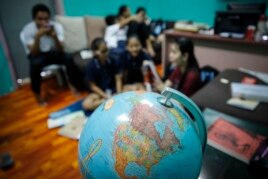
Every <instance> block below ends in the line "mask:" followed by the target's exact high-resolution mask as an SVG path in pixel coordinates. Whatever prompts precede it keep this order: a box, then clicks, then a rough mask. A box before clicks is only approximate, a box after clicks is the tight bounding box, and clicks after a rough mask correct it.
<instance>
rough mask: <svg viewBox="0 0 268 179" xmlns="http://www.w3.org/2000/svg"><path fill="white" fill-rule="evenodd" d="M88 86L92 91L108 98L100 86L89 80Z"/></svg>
mask: <svg viewBox="0 0 268 179" xmlns="http://www.w3.org/2000/svg"><path fill="white" fill-rule="evenodd" d="M89 87H90V89H91V90H92V91H93V92H94V93H96V94H98V95H100V96H101V97H102V98H105V99H107V98H108V96H107V95H106V93H105V92H104V91H103V90H102V89H101V88H100V87H98V86H97V85H96V84H95V83H94V82H89Z"/></svg>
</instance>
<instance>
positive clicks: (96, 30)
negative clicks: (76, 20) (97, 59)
mask: <svg viewBox="0 0 268 179" xmlns="http://www.w3.org/2000/svg"><path fill="white" fill-rule="evenodd" d="M85 24H86V31H87V35H88V36H87V38H88V44H89V46H91V43H92V41H93V40H94V39H95V38H97V37H104V32H105V28H106V24H105V21H104V18H103V17H92V16H86V17H85Z"/></svg>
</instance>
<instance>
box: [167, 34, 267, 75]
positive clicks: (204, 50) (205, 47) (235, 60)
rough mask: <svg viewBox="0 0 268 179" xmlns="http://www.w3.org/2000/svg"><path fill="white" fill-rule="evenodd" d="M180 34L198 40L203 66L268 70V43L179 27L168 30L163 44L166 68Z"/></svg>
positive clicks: (196, 48)
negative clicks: (171, 45) (170, 53)
mask: <svg viewBox="0 0 268 179" xmlns="http://www.w3.org/2000/svg"><path fill="white" fill-rule="evenodd" d="M179 37H187V38H190V39H192V40H193V41H194V45H195V54H196V58H197V60H198V62H199V64H200V67H202V66H205V65H211V66H213V67H215V68H217V69H218V70H219V71H223V70H225V69H228V68H238V67H243V68H246V69H251V70H255V71H262V72H266V73H268V68H267V67H268V51H267V48H268V43H262V42H251V41H246V40H236V39H230V38H223V37H220V36H217V35H202V34H197V33H190V32H180V31H176V30H166V31H165V32H164V41H163V43H162V65H163V67H165V65H166V62H167V60H168V54H169V44H170V42H171V41H172V40H173V39H174V38H179ZM163 69H165V68H163Z"/></svg>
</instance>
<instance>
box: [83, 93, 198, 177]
mask: <svg viewBox="0 0 268 179" xmlns="http://www.w3.org/2000/svg"><path fill="white" fill-rule="evenodd" d="M160 98H163V96H161V95H160V94H157V93H152V92H126V93H122V94H119V95H117V96H114V97H112V98H110V99H108V100H107V101H105V102H104V103H103V104H101V105H100V106H99V107H98V108H97V109H96V110H95V111H94V113H93V114H92V115H91V116H90V117H89V119H88V120H87V123H86V124H85V126H84V129H83V131H82V133H81V136H80V141H79V165H80V170H81V174H82V175H83V177H84V178H187V179H191V178H198V176H199V173H200V169H201V163H202V144H201V142H200V138H199V136H198V132H197V130H196V129H195V127H194V125H195V124H194V123H193V121H192V120H191V119H190V117H189V116H188V114H187V113H185V111H184V110H183V109H182V108H181V106H180V105H178V103H173V106H172V107H167V106H164V105H162V104H161V103H159V99H160Z"/></svg>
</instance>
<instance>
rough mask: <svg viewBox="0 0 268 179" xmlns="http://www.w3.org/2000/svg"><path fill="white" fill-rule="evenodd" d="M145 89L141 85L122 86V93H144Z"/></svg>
mask: <svg viewBox="0 0 268 179" xmlns="http://www.w3.org/2000/svg"><path fill="white" fill-rule="evenodd" d="M144 90H145V87H144V85H143V83H134V84H127V85H124V86H123V92H126V91H144Z"/></svg>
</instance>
